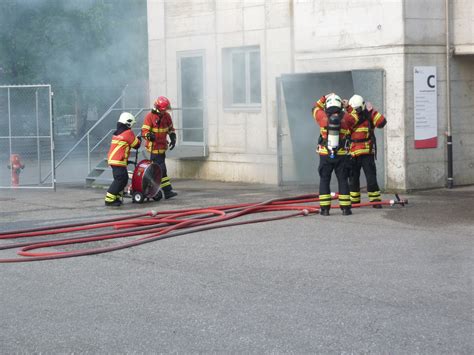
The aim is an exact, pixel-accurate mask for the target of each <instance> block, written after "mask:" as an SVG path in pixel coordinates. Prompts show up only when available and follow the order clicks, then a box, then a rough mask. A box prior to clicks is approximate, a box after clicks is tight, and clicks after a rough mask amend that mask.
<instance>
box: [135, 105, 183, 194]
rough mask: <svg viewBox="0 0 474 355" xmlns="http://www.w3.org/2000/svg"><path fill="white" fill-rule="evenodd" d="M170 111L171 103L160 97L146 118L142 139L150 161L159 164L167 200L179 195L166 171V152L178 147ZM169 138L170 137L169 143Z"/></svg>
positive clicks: (162, 186) (162, 185)
mask: <svg viewBox="0 0 474 355" xmlns="http://www.w3.org/2000/svg"><path fill="white" fill-rule="evenodd" d="M169 110H171V103H170V101H169V100H168V99H167V98H166V97H164V96H160V97H158V98H157V99H156V100H155V102H154V104H153V108H152V109H151V112H149V113H148V114H147V115H146V116H145V119H144V121H143V126H142V137H145V139H146V149H147V151H148V152H149V153H150V160H152V161H153V162H155V163H157V164H158V165H159V166H160V168H161V174H162V178H161V184H160V188H161V190H162V191H163V193H164V197H165V199H169V198H171V197H174V196H176V195H178V194H177V193H176V192H175V191H173V188H172V186H171V181H170V178H169V176H168V174H167V171H166V151H167V150H168V148H169V149H170V150H173V148H174V147H175V145H176V132H175V129H174V127H173V120H172V119H171V115H170V114H169V113H168V111H169ZM168 136H169V137H170V142H169V143H168ZM157 197H158V199H159V198H161V197H162V196H161V191H160V194H159V195H158V196H157Z"/></svg>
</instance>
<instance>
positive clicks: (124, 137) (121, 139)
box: [107, 129, 140, 166]
mask: <svg viewBox="0 0 474 355" xmlns="http://www.w3.org/2000/svg"><path fill="white" fill-rule="evenodd" d="M138 147H140V141H139V140H138V138H137V137H135V134H134V133H133V132H132V130H131V129H127V130H126V131H124V132H122V133H120V134H119V135H114V136H112V143H111V144H110V149H109V154H108V155H107V161H108V163H109V165H113V166H127V162H128V157H129V155H130V148H138Z"/></svg>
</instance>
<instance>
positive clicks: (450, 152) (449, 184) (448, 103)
mask: <svg viewBox="0 0 474 355" xmlns="http://www.w3.org/2000/svg"><path fill="white" fill-rule="evenodd" d="M445 7H446V9H445V26H446V31H445V32H446V124H447V130H446V150H447V159H448V162H447V163H448V167H447V172H448V179H447V187H448V189H452V188H453V185H454V180H453V137H452V131H451V75H450V60H451V54H452V51H451V41H450V38H449V37H450V32H449V19H450V15H449V0H445Z"/></svg>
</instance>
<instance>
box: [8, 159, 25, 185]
mask: <svg viewBox="0 0 474 355" xmlns="http://www.w3.org/2000/svg"><path fill="white" fill-rule="evenodd" d="M24 168H25V164H22V163H21V160H20V156H19V155H18V154H12V155H11V156H10V164H9V165H8V169H11V170H12V186H18V185H19V184H20V172H21V171H22V170H23V169H24Z"/></svg>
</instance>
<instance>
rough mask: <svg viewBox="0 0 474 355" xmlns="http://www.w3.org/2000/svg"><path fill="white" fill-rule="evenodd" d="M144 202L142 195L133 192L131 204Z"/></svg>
mask: <svg viewBox="0 0 474 355" xmlns="http://www.w3.org/2000/svg"><path fill="white" fill-rule="evenodd" d="M143 200H144V198H143V195H142V194H141V193H140V192H135V193H134V194H133V202H136V203H142V202H143Z"/></svg>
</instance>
